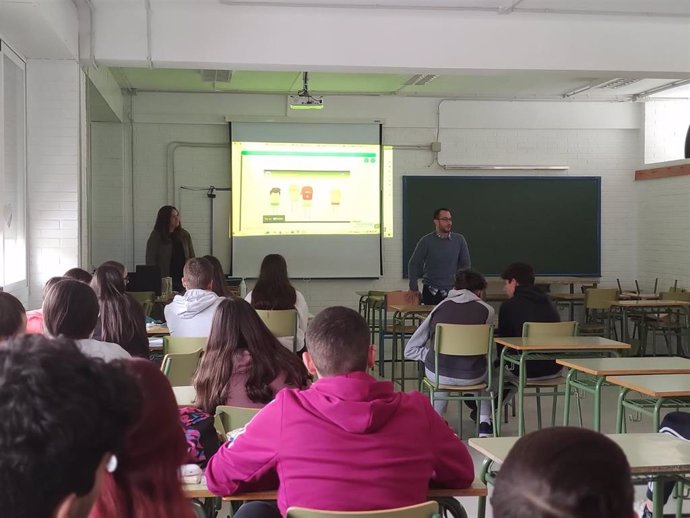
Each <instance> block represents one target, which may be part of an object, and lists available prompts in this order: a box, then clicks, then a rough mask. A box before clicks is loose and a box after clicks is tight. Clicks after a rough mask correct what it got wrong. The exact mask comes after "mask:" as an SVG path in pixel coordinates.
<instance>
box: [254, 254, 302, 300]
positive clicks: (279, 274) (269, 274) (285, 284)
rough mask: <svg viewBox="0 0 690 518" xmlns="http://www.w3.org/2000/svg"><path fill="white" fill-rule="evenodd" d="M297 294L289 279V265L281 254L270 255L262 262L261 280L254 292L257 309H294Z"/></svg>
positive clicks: (255, 286)
mask: <svg viewBox="0 0 690 518" xmlns="http://www.w3.org/2000/svg"><path fill="white" fill-rule="evenodd" d="M295 302H297V292H296V291H295V288H294V287H293V286H292V284H290V279H288V271H287V263H286V262H285V258H284V257H283V256H282V255H280V254H268V255H267V256H266V257H264V260H263V261H261V269H260V271H259V278H258V279H257V281H256V284H255V285H254V289H253V290H252V306H254V307H255V308H256V309H292V308H294V307H295Z"/></svg>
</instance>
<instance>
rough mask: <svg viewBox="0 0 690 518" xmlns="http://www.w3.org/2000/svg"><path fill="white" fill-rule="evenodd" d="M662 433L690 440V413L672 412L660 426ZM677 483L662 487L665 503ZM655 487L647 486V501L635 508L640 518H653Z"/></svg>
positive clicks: (668, 483)
mask: <svg viewBox="0 0 690 518" xmlns="http://www.w3.org/2000/svg"><path fill="white" fill-rule="evenodd" d="M659 432H660V433H667V434H669V435H673V436H674V437H677V438H679V439H683V440H684V441H688V440H690V413H688V412H670V413H668V414H666V415H665V416H664V418H663V419H662V420H661V425H660V426H659ZM674 484H675V481H673V480H666V481H664V484H663V486H662V489H663V496H662V498H663V501H664V503H666V502H668V499H669V497H670V496H671V493H673V485H674ZM653 496H654V493H653V485H652V483H651V482H650V483H649V485H648V486H647V500H644V501H642V502H639V503H638V504H637V505H636V506H635V507H636V508H637V509H638V515H639V517H640V518H652V498H653Z"/></svg>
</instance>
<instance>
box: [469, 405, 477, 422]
mask: <svg viewBox="0 0 690 518" xmlns="http://www.w3.org/2000/svg"><path fill="white" fill-rule="evenodd" d="M470 419H472V421H474V422H475V423H476V422H477V409H476V408H475V409H474V410H470Z"/></svg>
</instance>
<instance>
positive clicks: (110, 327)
mask: <svg viewBox="0 0 690 518" xmlns="http://www.w3.org/2000/svg"><path fill="white" fill-rule="evenodd" d="M91 287H92V288H93V291H94V292H95V293H96V297H97V298H98V304H99V307H100V314H99V316H98V321H97V322H96V329H95V330H94V333H93V338H94V339H96V340H103V341H105V342H112V343H116V344H119V345H120V346H121V347H122V348H123V349H124V350H125V351H127V352H128V353H129V354H131V355H132V356H138V357H141V358H148V357H149V353H150V351H149V339H148V335H147V334H146V316H145V315H144V308H142V307H141V304H139V303H138V302H137V301H136V300H134V299H133V298H132V297H131V296H130V295H128V294H127V293H126V292H125V278H124V277H123V276H122V271H121V270H119V269H118V268H116V267H114V266H106V265H101V266H99V267H98V268H96V271H95V272H94V274H93V280H92V281H91Z"/></svg>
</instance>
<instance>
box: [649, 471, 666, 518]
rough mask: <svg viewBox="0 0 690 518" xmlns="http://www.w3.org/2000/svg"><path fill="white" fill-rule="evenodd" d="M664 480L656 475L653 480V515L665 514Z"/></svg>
mask: <svg viewBox="0 0 690 518" xmlns="http://www.w3.org/2000/svg"><path fill="white" fill-rule="evenodd" d="M662 482H663V480H662V479H661V478H660V477H655V478H654V481H653V482H652V516H664V499H663V497H662V495H661V492H662V491H661V488H662V487H663V484H662Z"/></svg>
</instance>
